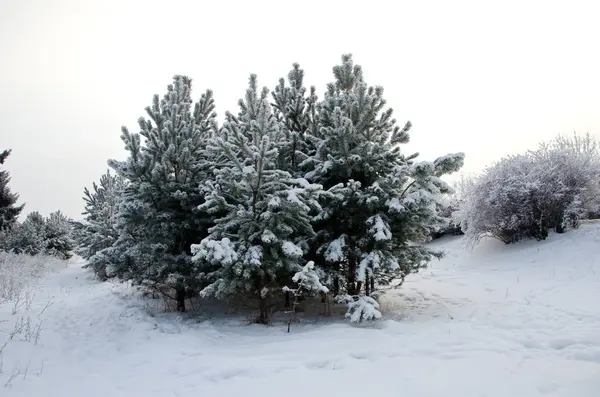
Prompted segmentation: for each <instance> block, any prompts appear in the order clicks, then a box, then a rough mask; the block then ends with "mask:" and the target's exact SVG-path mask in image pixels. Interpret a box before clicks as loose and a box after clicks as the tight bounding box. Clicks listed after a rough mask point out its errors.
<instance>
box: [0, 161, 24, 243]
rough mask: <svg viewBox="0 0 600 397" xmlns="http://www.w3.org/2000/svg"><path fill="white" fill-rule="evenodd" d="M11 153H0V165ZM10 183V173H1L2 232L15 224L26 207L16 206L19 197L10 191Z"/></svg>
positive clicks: (0, 218) (0, 205)
mask: <svg viewBox="0 0 600 397" xmlns="http://www.w3.org/2000/svg"><path fill="white" fill-rule="evenodd" d="M10 152H11V151H10V150H5V151H3V152H2V153H0V164H4V161H5V160H6V158H7V157H8V156H9V155H10ZM9 182H10V174H9V173H8V171H5V170H2V171H0V232H5V231H7V230H8V229H10V228H11V227H12V226H13V225H14V224H15V222H16V221H17V218H18V217H19V214H20V213H21V211H22V210H23V207H24V206H25V204H21V205H18V206H17V205H15V203H16V202H17V200H18V198H19V195H18V194H16V193H12V192H11V191H10V187H9V186H8V183H9Z"/></svg>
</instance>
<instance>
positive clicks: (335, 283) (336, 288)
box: [333, 276, 340, 296]
mask: <svg viewBox="0 0 600 397" xmlns="http://www.w3.org/2000/svg"><path fill="white" fill-rule="evenodd" d="M339 294H340V278H339V277H337V276H336V277H334V278H333V296H338V295H339Z"/></svg>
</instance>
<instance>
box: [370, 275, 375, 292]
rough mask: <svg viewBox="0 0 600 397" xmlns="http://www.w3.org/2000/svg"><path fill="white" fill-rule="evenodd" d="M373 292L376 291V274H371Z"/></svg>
mask: <svg viewBox="0 0 600 397" xmlns="http://www.w3.org/2000/svg"><path fill="white" fill-rule="evenodd" d="M370 291H371V293H373V291H375V275H374V274H372V275H371V289H370Z"/></svg>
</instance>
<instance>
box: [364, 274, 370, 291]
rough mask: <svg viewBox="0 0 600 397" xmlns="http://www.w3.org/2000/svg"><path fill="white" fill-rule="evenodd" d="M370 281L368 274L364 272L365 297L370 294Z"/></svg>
mask: <svg viewBox="0 0 600 397" xmlns="http://www.w3.org/2000/svg"><path fill="white" fill-rule="evenodd" d="M370 287H371V279H370V277H369V272H365V295H366V296H369V295H370V294H371V291H370Z"/></svg>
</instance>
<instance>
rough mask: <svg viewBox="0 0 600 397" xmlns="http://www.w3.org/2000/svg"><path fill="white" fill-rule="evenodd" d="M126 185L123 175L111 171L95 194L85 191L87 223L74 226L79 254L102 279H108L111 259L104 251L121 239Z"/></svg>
mask: <svg viewBox="0 0 600 397" xmlns="http://www.w3.org/2000/svg"><path fill="white" fill-rule="evenodd" d="M125 186H126V181H125V179H124V178H123V177H122V176H120V175H114V174H111V173H110V171H109V170H107V171H106V173H105V174H104V175H102V176H101V177H100V181H99V183H98V184H96V182H94V183H93V185H92V190H89V189H88V188H85V189H84V191H83V200H84V201H85V211H84V212H83V216H84V219H83V221H81V222H75V223H74V233H73V234H74V237H75V240H76V242H77V246H78V248H77V251H76V252H77V254H79V255H81V257H83V258H84V259H86V260H87V261H88V264H87V265H86V266H87V267H89V268H91V269H93V270H94V272H95V273H96V274H97V275H98V277H99V278H100V279H105V278H106V276H107V275H106V266H107V264H108V261H109V259H110V258H108V257H106V256H105V255H102V254H101V253H100V251H101V250H103V249H105V248H108V247H111V246H112V245H113V244H114V243H115V242H116V240H117V238H118V237H119V232H118V231H117V228H116V221H117V213H118V209H119V203H120V201H121V198H122V195H123V191H124V190H125Z"/></svg>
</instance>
